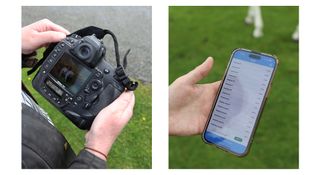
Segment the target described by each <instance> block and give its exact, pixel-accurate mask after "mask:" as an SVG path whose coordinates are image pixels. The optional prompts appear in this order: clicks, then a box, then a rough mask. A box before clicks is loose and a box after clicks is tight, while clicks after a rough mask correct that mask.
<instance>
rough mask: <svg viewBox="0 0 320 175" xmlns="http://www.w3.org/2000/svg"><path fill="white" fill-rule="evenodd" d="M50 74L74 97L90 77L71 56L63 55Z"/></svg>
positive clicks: (86, 70)
mask: <svg viewBox="0 0 320 175" xmlns="http://www.w3.org/2000/svg"><path fill="white" fill-rule="evenodd" d="M50 74H51V75H52V76H53V77H54V78H55V79H56V80H58V81H60V82H61V83H62V84H63V85H65V86H66V88H67V90H69V91H70V92H71V93H73V95H75V94H77V93H78V91H79V90H80V88H81V87H82V85H83V83H85V82H86V81H87V79H88V78H89V77H90V75H91V72H90V71H89V70H88V69H87V68H85V67H84V66H83V65H81V64H80V63H78V62H77V61H76V60H74V59H72V56H71V55H69V54H67V53H65V54H63V55H62V57H61V58H60V60H59V61H58V62H57V63H56V65H55V66H54V67H53V69H52V70H51V71H50Z"/></svg>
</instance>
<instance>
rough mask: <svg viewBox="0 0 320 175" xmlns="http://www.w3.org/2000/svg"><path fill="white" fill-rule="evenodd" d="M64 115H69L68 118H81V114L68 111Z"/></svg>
mask: <svg viewBox="0 0 320 175" xmlns="http://www.w3.org/2000/svg"><path fill="white" fill-rule="evenodd" d="M64 113H65V114H67V115H68V116H72V117H77V118H78V117H80V115H79V114H77V113H75V112H73V111H69V110H66V111H64Z"/></svg>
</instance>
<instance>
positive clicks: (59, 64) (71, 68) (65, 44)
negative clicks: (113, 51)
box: [32, 34, 125, 129]
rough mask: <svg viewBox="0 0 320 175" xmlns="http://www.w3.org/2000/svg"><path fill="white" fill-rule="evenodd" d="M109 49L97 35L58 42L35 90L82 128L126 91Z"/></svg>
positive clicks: (87, 127)
mask: <svg viewBox="0 0 320 175" xmlns="http://www.w3.org/2000/svg"><path fill="white" fill-rule="evenodd" d="M105 53H106V47H105V46H104V44H103V42H102V41H101V40H99V39H98V38H96V37H95V35H90V36H84V37H80V36H78V35H76V34H72V35H71V36H69V37H67V38H65V39H63V40H62V41H61V42H59V43H57V44H56V46H55V47H54V49H53V50H52V51H51V52H50V54H49V55H48V57H47V58H46V59H45V60H44V62H43V63H42V66H41V68H40V70H39V71H38V73H37V74H36V76H35V78H34V79H33V81H32V85H33V87H34V88H35V89H36V90H37V91H38V92H39V93H40V94H41V95H42V96H43V97H45V98H46V99H47V100H48V101H49V102H50V103H52V104H53V105H54V106H55V107H57V108H58V109H59V111H61V112H62V113H63V114H64V115H65V116H66V117H67V118H69V119H70V120H71V121H72V122H73V123H74V124H75V125H76V126H77V127H79V128H80V129H90V127H91V124H92V122H93V120H94V118H95V117H96V115H97V114H98V113H99V112H100V111H101V110H102V109H103V108H104V107H106V106H108V105H109V104H110V103H112V102H113V101H114V100H115V99H116V98H118V97H119V96H120V94H121V93H122V92H123V91H124V90H125V87H124V85H123V84H122V83H121V82H120V81H119V80H118V78H117V75H116V73H115V68H114V67H113V66H112V65H110V64H109V63H108V62H107V61H106V60H105V59H104V57H105Z"/></svg>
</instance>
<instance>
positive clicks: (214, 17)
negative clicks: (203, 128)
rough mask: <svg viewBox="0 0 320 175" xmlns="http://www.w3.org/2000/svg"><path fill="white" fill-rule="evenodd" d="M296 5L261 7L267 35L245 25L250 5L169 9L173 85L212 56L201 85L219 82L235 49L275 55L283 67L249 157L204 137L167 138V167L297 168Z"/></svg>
mask: <svg viewBox="0 0 320 175" xmlns="http://www.w3.org/2000/svg"><path fill="white" fill-rule="evenodd" d="M298 11H299V9H298V7H262V13H263V18H264V22H265V28H264V36H263V37H262V38H260V39H254V38H253V37H252V31H253V27H252V26H247V25H245V24H244V18H245V16H246V14H247V7H170V8H169V84H170V83H172V82H173V81H174V80H175V79H176V78H178V77H180V76H181V75H183V74H185V73H187V72H188V71H190V70H192V69H193V68H194V67H196V66H197V65H199V64H200V63H202V62H203V61H204V60H205V58H207V57H208V56H213V57H214V58H215V65H214V67H213V70H212V71H211V73H210V74H209V76H208V77H207V78H205V79H204V80H203V81H201V83H208V82H214V81H217V80H219V79H221V77H222V75H223V73H224V70H225V68H226V66H227V63H228V61H229V58H230V54H231V51H232V50H233V49H235V48H239V47H241V48H248V49H252V50H257V51H261V52H266V53H271V54H274V55H277V56H278V58H279V60H280V64H279V67H278V70H277V72H276V76H275V79H274V81H273V86H272V89H271V92H270V96H269V99H268V102H267V104H266V107H265V109H264V112H263V115H262V117H261V120H260V124H259V126H258V129H257V132H256V135H255V138H254V141H253V144H252V147H251V150H250V153H249V155H248V156H246V157H244V158H237V157H235V156H233V155H231V154H229V153H226V152H224V151H221V150H219V149H217V148H215V147H212V146H209V145H206V144H204V143H203V142H202V140H201V137H200V136H192V137H170V138H169V168H276V169H277V168H289V169H291V168H299V138H298V133H299V131H298V128H299V123H298V118H299V97H298V94H299V77H298V75H299V61H298V55H299V53H298V50H299V47H298V44H297V43H295V42H293V41H292V40H291V34H292V33H293V31H294V30H295V27H296V25H297V24H298V16H299V12H298Z"/></svg>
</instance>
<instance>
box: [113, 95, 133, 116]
mask: <svg viewBox="0 0 320 175" xmlns="http://www.w3.org/2000/svg"><path fill="white" fill-rule="evenodd" d="M134 101H135V99H134V94H133V92H132V91H127V92H123V93H122V94H121V95H120V96H119V97H118V98H117V99H116V100H115V101H113V102H112V103H111V104H110V105H109V106H108V107H107V108H109V109H112V110H117V111H120V112H126V111H127V110H132V109H133V106H134Z"/></svg>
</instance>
